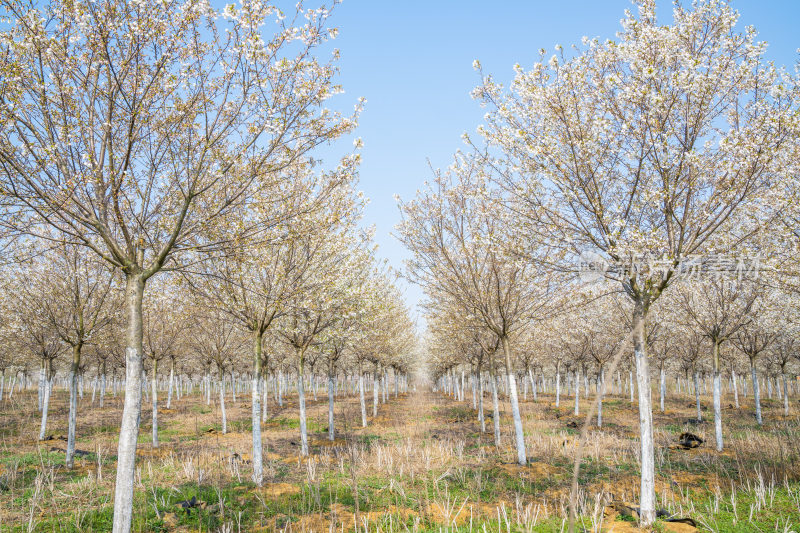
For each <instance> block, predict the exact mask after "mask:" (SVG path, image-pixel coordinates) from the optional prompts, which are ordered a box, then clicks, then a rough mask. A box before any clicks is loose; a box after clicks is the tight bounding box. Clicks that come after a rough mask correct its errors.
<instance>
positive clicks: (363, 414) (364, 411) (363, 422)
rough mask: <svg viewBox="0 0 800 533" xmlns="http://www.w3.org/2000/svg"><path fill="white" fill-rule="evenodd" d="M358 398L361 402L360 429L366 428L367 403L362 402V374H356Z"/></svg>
mask: <svg viewBox="0 0 800 533" xmlns="http://www.w3.org/2000/svg"><path fill="white" fill-rule="evenodd" d="M358 397H359V401H360V402H361V427H362V428H365V427H367V402H366V401H365V400H364V372H359V373H358Z"/></svg>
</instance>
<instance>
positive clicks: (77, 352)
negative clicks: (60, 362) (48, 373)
mask: <svg viewBox="0 0 800 533" xmlns="http://www.w3.org/2000/svg"><path fill="white" fill-rule="evenodd" d="M80 365H81V345H80V343H78V344H75V345H74V346H73V347H72V367H71V368H70V369H69V378H70V387H69V424H68V426H69V427H68V429H67V456H66V459H65V463H66V465H67V468H72V467H73V466H74V464H75V426H76V424H77V422H78V394H77V391H76V389H77V388H78V368H80Z"/></svg>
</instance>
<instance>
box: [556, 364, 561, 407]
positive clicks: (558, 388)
mask: <svg viewBox="0 0 800 533" xmlns="http://www.w3.org/2000/svg"><path fill="white" fill-rule="evenodd" d="M560 406H561V371H560V370H559V369H558V368H557V367H556V407H560Z"/></svg>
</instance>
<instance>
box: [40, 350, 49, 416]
mask: <svg viewBox="0 0 800 533" xmlns="http://www.w3.org/2000/svg"><path fill="white" fill-rule="evenodd" d="M46 364H47V362H46V360H45V358H44V357H43V358H42V365H41V367H40V368H39V411H40V412H41V410H42V405H43V404H44V383H45V377H44V375H45V373H46V370H45V365H46Z"/></svg>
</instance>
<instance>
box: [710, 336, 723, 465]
mask: <svg viewBox="0 0 800 533" xmlns="http://www.w3.org/2000/svg"><path fill="white" fill-rule="evenodd" d="M713 350H714V352H713V354H712V358H711V359H712V361H711V362H712V370H713V372H714V376H713V379H714V382H713V385H712V388H713V394H714V438H715V440H716V442H717V451H718V452H721V451H722V447H723V442H722V381H721V377H720V372H719V341H717V340H714V347H713Z"/></svg>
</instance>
